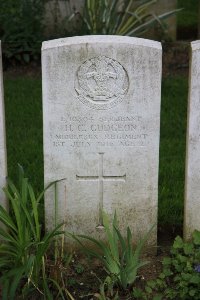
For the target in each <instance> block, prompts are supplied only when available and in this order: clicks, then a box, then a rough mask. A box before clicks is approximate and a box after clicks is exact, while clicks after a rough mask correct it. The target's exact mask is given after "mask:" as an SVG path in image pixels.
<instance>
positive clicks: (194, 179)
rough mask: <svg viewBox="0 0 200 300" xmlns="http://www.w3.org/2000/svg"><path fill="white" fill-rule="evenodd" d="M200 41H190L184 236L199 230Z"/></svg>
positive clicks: (189, 236)
mask: <svg viewBox="0 0 200 300" xmlns="http://www.w3.org/2000/svg"><path fill="white" fill-rule="evenodd" d="M199 149H200V41H195V42H192V43H191V56H190V80H189V99H188V127H187V151H186V177H185V206H184V210H185V212H184V236H185V239H190V238H191V235H192V232H193V231H194V230H195V229H198V230H200V213H199V212H200V151H199Z"/></svg>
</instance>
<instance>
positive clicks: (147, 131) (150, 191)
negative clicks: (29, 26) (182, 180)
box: [42, 36, 162, 245]
mask: <svg viewBox="0 0 200 300" xmlns="http://www.w3.org/2000/svg"><path fill="white" fill-rule="evenodd" d="M161 56H162V50H161V45H160V43H158V42H154V41H150V40H144V39H137V38H130V37H119V36H86V37H73V38H66V39H58V40H53V41H48V42H44V43H43V48H42V73H43V75H42V77H43V78H42V79H43V121H44V176H45V184H46V185H47V184H49V183H50V182H53V181H55V180H61V179H63V180H61V181H60V182H58V183H57V185H56V189H55V190H54V189H53V188H52V189H51V190H49V191H48V192H47V194H46V197H45V212H46V226H47V229H49V228H52V227H53V226H54V225H55V223H59V222H62V221H64V222H66V230H67V231H71V232H75V233H80V234H87V235H93V236H96V237H98V236H99V237H103V233H104V229H103V226H102V225H103V224H102V214H101V212H102V210H104V211H105V212H106V213H107V214H108V215H109V216H113V214H114V212H115V211H116V212H117V216H118V220H119V227H120V229H121V230H122V231H123V230H125V229H126V227H127V226H130V228H131V230H132V232H133V236H134V240H135V242H137V241H138V240H139V239H140V238H141V237H142V236H143V235H144V234H145V233H146V232H147V231H148V230H149V228H150V227H151V225H153V224H156V223H157V192H158V162H159V128H160V91H161ZM55 196H56V199H57V201H55ZM55 219H56V220H55ZM155 244H156V226H155V228H154V231H153V233H152V235H151V237H150V238H149V245H155Z"/></svg>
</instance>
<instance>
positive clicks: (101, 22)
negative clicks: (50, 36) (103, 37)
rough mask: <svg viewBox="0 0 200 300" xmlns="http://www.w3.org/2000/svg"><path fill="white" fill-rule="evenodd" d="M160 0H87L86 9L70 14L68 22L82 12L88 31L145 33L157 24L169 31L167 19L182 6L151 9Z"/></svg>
mask: <svg viewBox="0 0 200 300" xmlns="http://www.w3.org/2000/svg"><path fill="white" fill-rule="evenodd" d="M157 2H158V0H139V1H133V0H123V1H120V0H85V1H84V9H83V12H81V11H76V10H75V11H74V12H73V13H72V15H71V16H70V17H69V18H67V20H66V21H67V22H66V24H67V25H68V24H69V22H70V21H71V20H73V19H74V18H75V17H77V16H79V17H80V19H81V20H82V24H83V25H82V28H85V34H108V35H110V34H111V35H114V34H116V35H128V36H141V35H142V34H144V33H145V32H146V31H148V30H149V29H150V28H151V27H152V26H154V25H156V24H158V25H159V26H160V27H161V28H162V29H163V31H166V24H164V23H163V20H164V19H167V18H168V17H170V16H172V15H174V14H175V13H176V12H178V11H179V10H178V9H176V10H172V11H168V12H165V13H162V14H160V15H156V14H155V13H154V12H151V8H152V5H153V4H155V3H157Z"/></svg>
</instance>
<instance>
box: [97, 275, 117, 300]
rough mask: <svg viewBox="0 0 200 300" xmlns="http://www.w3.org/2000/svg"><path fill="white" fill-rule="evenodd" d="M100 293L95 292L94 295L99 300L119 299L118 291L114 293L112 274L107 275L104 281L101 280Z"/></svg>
mask: <svg viewBox="0 0 200 300" xmlns="http://www.w3.org/2000/svg"><path fill="white" fill-rule="evenodd" d="M100 282H101V284H100V288H99V293H95V294H94V296H95V297H96V298H97V299H99V300H119V299H120V298H119V295H118V292H116V293H114V290H113V280H112V278H111V277H110V276H107V277H106V279H105V280H104V282H102V281H100Z"/></svg>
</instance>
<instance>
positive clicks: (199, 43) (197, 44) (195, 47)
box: [191, 40, 200, 51]
mask: <svg viewBox="0 0 200 300" xmlns="http://www.w3.org/2000/svg"><path fill="white" fill-rule="evenodd" d="M191 48H192V51H195V50H199V49H200V40H197V41H194V42H191Z"/></svg>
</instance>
